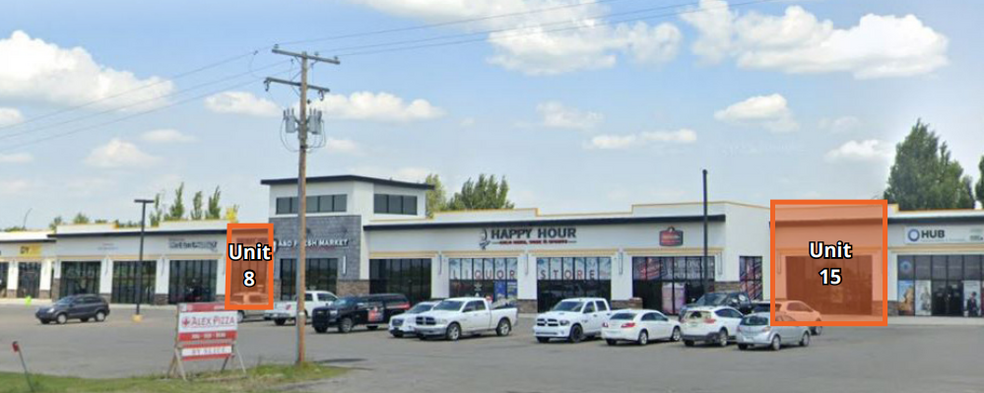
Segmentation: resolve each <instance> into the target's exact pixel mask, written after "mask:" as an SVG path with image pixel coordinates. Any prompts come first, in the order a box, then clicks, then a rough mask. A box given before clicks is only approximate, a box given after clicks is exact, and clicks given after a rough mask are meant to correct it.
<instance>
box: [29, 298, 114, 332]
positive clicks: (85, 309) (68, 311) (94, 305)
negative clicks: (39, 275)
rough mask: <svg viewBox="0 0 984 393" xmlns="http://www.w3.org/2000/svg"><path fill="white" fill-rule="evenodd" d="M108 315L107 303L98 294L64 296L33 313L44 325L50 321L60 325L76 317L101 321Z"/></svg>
mask: <svg viewBox="0 0 984 393" xmlns="http://www.w3.org/2000/svg"><path fill="white" fill-rule="evenodd" d="M108 315H109V303H107V302H106V300H105V299H103V298H101V297H99V295H71V296H65V297H63V298H61V299H59V300H58V301H57V302H54V303H53V304H52V305H51V306H48V307H41V308H39V309H38V311H37V312H36V313H35V314H34V316H36V317H38V320H40V321H41V323H42V324H44V325H47V324H48V323H51V321H55V322H57V323H58V324H59V325H60V324H63V323H65V322H68V320H69V319H78V320H81V321H82V322H89V320H90V319H95V320H96V322H102V321H105V320H106V316H108Z"/></svg>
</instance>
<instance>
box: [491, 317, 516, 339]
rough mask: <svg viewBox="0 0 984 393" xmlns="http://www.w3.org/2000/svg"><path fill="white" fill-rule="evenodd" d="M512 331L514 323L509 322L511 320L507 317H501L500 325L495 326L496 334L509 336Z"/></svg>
mask: <svg viewBox="0 0 984 393" xmlns="http://www.w3.org/2000/svg"><path fill="white" fill-rule="evenodd" d="M511 331H512V324H511V323H509V320H508V319H506V318H502V319H500V320H499V325H497V326H496V327H495V334H497V335H499V337H503V336H508V335H509V332H511Z"/></svg>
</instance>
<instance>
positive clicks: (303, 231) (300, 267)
mask: <svg viewBox="0 0 984 393" xmlns="http://www.w3.org/2000/svg"><path fill="white" fill-rule="evenodd" d="M273 53H275V54H278V55H284V56H291V57H294V58H296V59H299V60H300V62H301V81H300V82H294V81H289V80H284V79H279V78H269V77H268V78H266V81H264V83H265V84H266V85H267V87H269V86H270V83H279V84H282V85H288V86H294V87H297V88H300V90H301V105H300V112H301V113H300V119H299V121H298V131H297V140H298V142H300V144H299V148H298V151H297V153H298V158H297V202H298V207H297V218H298V220H297V221H298V223H297V236H298V239H297V240H298V251H297V264H296V267H297V285H295V287H296V288H297V316H296V318H295V321H296V322H297V323H296V325H297V364H298V365H300V364H302V363H304V328H305V326H306V324H307V311H306V310H305V309H304V296H305V293H304V292H305V289H306V287H307V284H306V278H307V277H306V274H305V273H306V271H305V270H306V269H305V268H306V265H307V260H306V257H307V255H306V254H307V217H306V216H307V150H308V147H309V146H308V139H307V137H308V124H307V120H308V118H307V115H308V113H307V105H308V100H307V91H308V89H310V90H317V91H318V92H319V93H320V94H322V95H324V94H325V93H327V92H328V91H329V90H328V88H327V87H320V86H315V85H311V84H309V83H308V62H309V61H314V62H324V63H329V64H340V63H339V61H338V58H332V59H329V58H325V57H320V56H318V54H317V53H315V54H313V55H309V54H308V53H307V52H300V53H297V52H289V51H285V50H282V49H280V48H278V47H274V48H273ZM271 274H272V272H271Z"/></svg>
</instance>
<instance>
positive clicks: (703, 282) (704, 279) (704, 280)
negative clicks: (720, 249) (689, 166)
mask: <svg viewBox="0 0 984 393" xmlns="http://www.w3.org/2000/svg"><path fill="white" fill-rule="evenodd" d="M703 173H704V258H703V260H702V261H701V264H700V265H701V266H700V285H701V286H703V287H704V288H701V289H703V291H704V293H707V292H708V288H709V287H710V285H708V281H709V280H708V279H707V278H708V276H710V277H714V276H713V275H711V274H714V272H705V270H707V267H708V266H707V169H704V170H703ZM717 263H721V261H718V262H717Z"/></svg>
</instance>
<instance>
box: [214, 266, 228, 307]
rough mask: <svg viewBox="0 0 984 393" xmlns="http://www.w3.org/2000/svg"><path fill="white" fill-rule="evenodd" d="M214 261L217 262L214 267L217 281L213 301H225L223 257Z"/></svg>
mask: <svg viewBox="0 0 984 393" xmlns="http://www.w3.org/2000/svg"><path fill="white" fill-rule="evenodd" d="M215 263H217V264H218V266H217V267H216V269H215V279H216V280H218V282H216V283H215V301H217V302H225V295H226V288H225V284H226V266H225V258H224V257H223V258H222V259H217V260H216V261H215Z"/></svg>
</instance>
